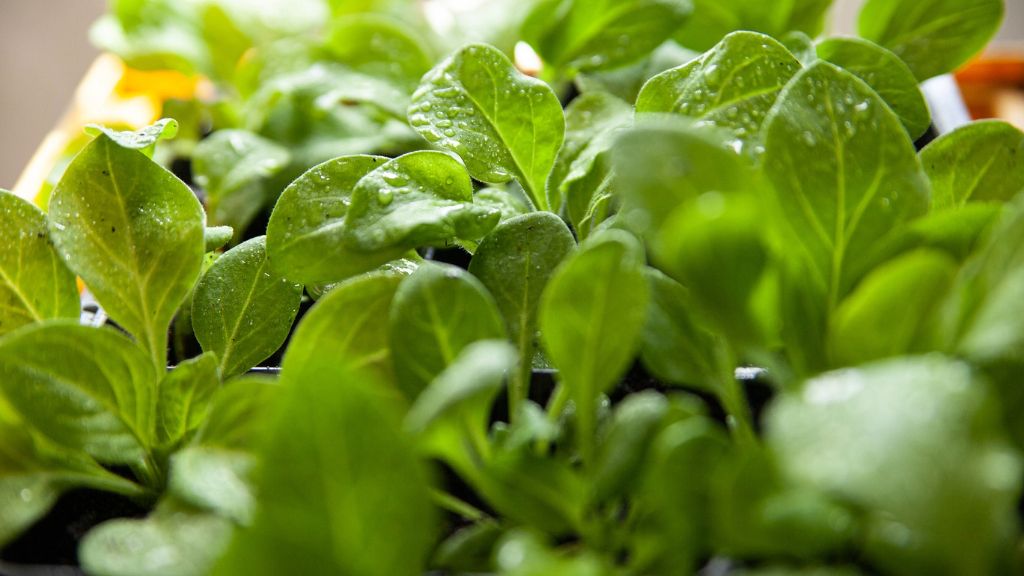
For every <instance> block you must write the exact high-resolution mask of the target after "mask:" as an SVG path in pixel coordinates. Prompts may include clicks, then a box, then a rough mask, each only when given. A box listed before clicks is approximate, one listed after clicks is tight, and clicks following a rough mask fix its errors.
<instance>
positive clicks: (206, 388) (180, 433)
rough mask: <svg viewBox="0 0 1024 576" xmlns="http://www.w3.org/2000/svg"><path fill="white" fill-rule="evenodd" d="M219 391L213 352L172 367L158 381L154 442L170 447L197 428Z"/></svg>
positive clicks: (215, 358)
mask: <svg viewBox="0 0 1024 576" xmlns="http://www.w3.org/2000/svg"><path fill="white" fill-rule="evenodd" d="M218 388H220V376H219V374H218V373H217V356H216V355H214V354H212V353H207V354H203V355H202V356H199V357H198V358H193V359H191V360H187V361H185V362H182V363H181V364H178V365H177V366H175V368H174V370H171V371H170V372H168V373H167V375H166V376H164V378H163V380H161V381H160V393H159V398H158V400H157V405H156V441H157V443H158V444H159V445H161V446H173V445H175V444H177V443H178V442H180V441H181V440H182V439H184V438H186V437H187V436H188V435H190V434H191V433H193V432H195V431H196V430H198V429H199V427H200V426H202V425H203V422H205V421H206V416H207V414H209V411H210V401H211V399H212V397H213V395H214V394H215V393H216V392H217V389H218Z"/></svg>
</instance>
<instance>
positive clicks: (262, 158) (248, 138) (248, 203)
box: [192, 130, 291, 233]
mask: <svg viewBox="0 0 1024 576" xmlns="http://www.w3.org/2000/svg"><path fill="white" fill-rule="evenodd" d="M290 160H291V157H290V155H289V154H288V150H287V149H285V148H283V147H281V146H278V145H277V144H275V143H273V142H271V141H270V140H267V139H266V138H262V137H260V136H257V135H256V134H253V133H252V132H247V131H245V130H218V131H216V132H214V133H213V134H210V136H208V137H206V138H203V139H202V140H201V141H200V142H199V143H198V144H197V145H196V148H195V151H194V152H193V153H192V170H193V173H194V174H195V182H196V184H198V185H199V186H201V187H202V189H203V190H205V191H206V208H207V213H208V214H209V215H210V224H211V225H227V226H231V227H233V228H234V229H235V230H238V232H239V233H242V232H244V231H245V229H246V227H247V226H248V225H249V223H250V222H252V220H253V218H255V217H256V216H257V215H258V214H259V213H260V212H261V211H262V210H263V209H264V208H265V207H266V206H267V204H268V203H270V202H272V201H273V200H274V197H275V195H276V194H277V193H278V192H280V188H277V189H274V188H273V186H272V183H271V179H272V178H273V177H274V176H276V175H277V174H278V173H280V172H281V170H283V169H284V168H285V167H286V166H288V162H289V161H290Z"/></svg>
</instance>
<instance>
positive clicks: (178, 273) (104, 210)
mask: <svg viewBox="0 0 1024 576" xmlns="http://www.w3.org/2000/svg"><path fill="white" fill-rule="evenodd" d="M204 218H205V217H204V215H203V209H202V206H200V204H199V201H198V200H196V197H195V195H193V194H192V191H191V190H190V189H189V187H188V186H186V185H185V184H184V183H183V182H182V181H181V180H178V179H177V178H176V177H175V176H174V175H173V174H171V173H170V172H168V171H167V170H165V169H163V168H161V167H160V166H159V165H158V164H156V163H154V162H153V161H152V160H150V159H149V158H147V157H146V156H145V155H144V154H143V153H141V152H139V151H138V150H130V149H128V148H123V147H121V146H119V145H117V144H116V143H114V141H112V140H111V139H110V138H108V137H107V136H99V137H98V138H96V140H94V141H93V142H92V143H90V144H89V145H88V146H86V148H85V149H84V150H83V151H82V152H81V153H79V155H78V156H77V157H75V159H74V161H72V162H71V165H70V166H68V168H67V171H66V172H65V173H64V177H63V178H61V181H60V183H58V184H57V187H56V188H55V189H54V191H53V197H52V198H51V200H50V233H51V235H52V237H53V240H54V244H55V245H56V246H57V251H58V252H60V254H61V256H63V258H64V261H65V262H67V264H68V267H69V268H71V270H72V271H74V272H75V273H76V274H78V275H79V276H81V277H82V279H83V280H85V283H86V284H87V285H88V286H89V289H90V290H91V291H92V293H93V294H94V295H95V296H96V299H97V300H98V301H99V303H100V304H101V305H102V306H103V309H104V310H106V311H107V313H108V314H110V317H111V318H113V319H114V320H115V321H117V323H118V324H119V325H121V326H122V327H124V328H125V329H126V330H128V332H130V333H131V334H132V335H134V336H135V337H136V338H137V339H138V341H139V342H140V343H141V345H142V346H143V347H144V348H145V349H146V350H148V351H149V354H150V356H151V357H152V358H153V363H154V365H156V366H158V367H161V368H162V367H163V366H165V365H166V357H167V350H166V347H167V329H168V327H169V326H170V323H171V318H172V317H173V316H174V313H175V312H176V311H177V309H178V307H179V306H180V305H181V303H182V302H183V301H184V300H185V298H186V297H187V296H188V294H189V291H190V290H191V289H192V285H193V284H194V283H195V280H196V278H197V277H198V276H199V271H200V268H201V266H202V263H203V248H204V241H203V229H204Z"/></svg>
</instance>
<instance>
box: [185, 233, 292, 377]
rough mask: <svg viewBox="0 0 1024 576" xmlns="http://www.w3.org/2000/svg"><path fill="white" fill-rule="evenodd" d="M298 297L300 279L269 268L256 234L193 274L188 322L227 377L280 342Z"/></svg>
mask: <svg viewBox="0 0 1024 576" xmlns="http://www.w3.org/2000/svg"><path fill="white" fill-rule="evenodd" d="M301 300H302V285H301V284H294V283H292V282H291V281H289V280H287V279H285V278H282V277H281V276H278V275H277V274H275V273H273V272H272V271H271V269H270V265H269V264H268V262H267V251H266V237H264V236H260V237H257V238H253V239H252V240H248V241H246V242H244V243H242V244H239V245H238V246H236V247H234V248H232V249H231V250H229V251H228V252H226V253H225V254H224V255H223V256H221V257H220V258H218V259H217V261H216V262H214V263H213V266H211V267H210V269H209V270H207V271H206V274H204V275H203V277H202V278H201V279H200V280H199V284H197V285H196V291H195V294H194V295H193V297H192V327H193V328H194V329H195V333H196V338H197V339H198V340H199V343H200V344H201V345H202V347H203V350H204V351H205V352H214V353H216V354H217V357H218V358H220V372H221V374H222V375H223V376H224V377H225V378H229V377H231V376H235V375H238V374H241V373H243V372H245V371H246V370H248V369H250V368H252V367H253V366H256V365H257V364H259V363H260V362H262V361H264V360H266V359H267V358H269V357H270V355H271V354H273V353H274V352H276V351H277V349H278V348H280V347H281V344H283V343H284V341H285V338H287V337H288V333H289V332H290V331H291V327H292V323H293V322H295V316H296V314H297V313H298V311H299V302H300V301H301Z"/></svg>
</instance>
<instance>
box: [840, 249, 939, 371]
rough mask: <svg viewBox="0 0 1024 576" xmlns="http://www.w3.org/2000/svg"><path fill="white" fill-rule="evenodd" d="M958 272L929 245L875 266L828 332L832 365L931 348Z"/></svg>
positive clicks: (848, 300)
mask: <svg viewBox="0 0 1024 576" xmlns="http://www.w3.org/2000/svg"><path fill="white" fill-rule="evenodd" d="M956 272H957V264H956V262H955V261H954V260H953V259H952V258H950V257H949V256H947V255H945V254H942V253H941V252H933V251H929V250H922V251H917V252H911V253H909V254H906V255H903V256H901V257H899V258H897V259H895V260H892V261H890V262H887V263H885V264H884V265H882V266H880V267H878V268H876V269H875V270H874V271H872V272H871V274H869V275H868V276H867V277H866V278H865V279H864V280H863V281H862V282H861V284H860V285H859V286H858V287H857V289H856V290H855V291H854V292H853V293H852V294H850V296H849V297H848V298H846V300H844V301H843V303H842V304H841V305H840V306H839V308H838V309H837V310H836V315H835V322H834V323H833V324H832V326H831V327H830V334H829V341H830V342H829V343H830V346H829V348H830V356H831V358H832V364H833V365H835V366H855V365H857V364H861V363H864V362H868V361H871V360H878V359H881V358H886V357H890V356H901V355H904V354H909V353H914V352H923V351H925V350H928V349H929V344H931V343H932V341H933V338H934V331H935V329H936V324H937V322H938V319H939V311H940V306H941V304H942V303H943V301H944V299H945V298H946V296H947V294H948V291H949V289H950V288H951V287H952V285H953V279H954V277H955V276H956ZM907 294H913V295H914V297H913V298H911V299H908V298H907V297H906V295H907Z"/></svg>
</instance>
